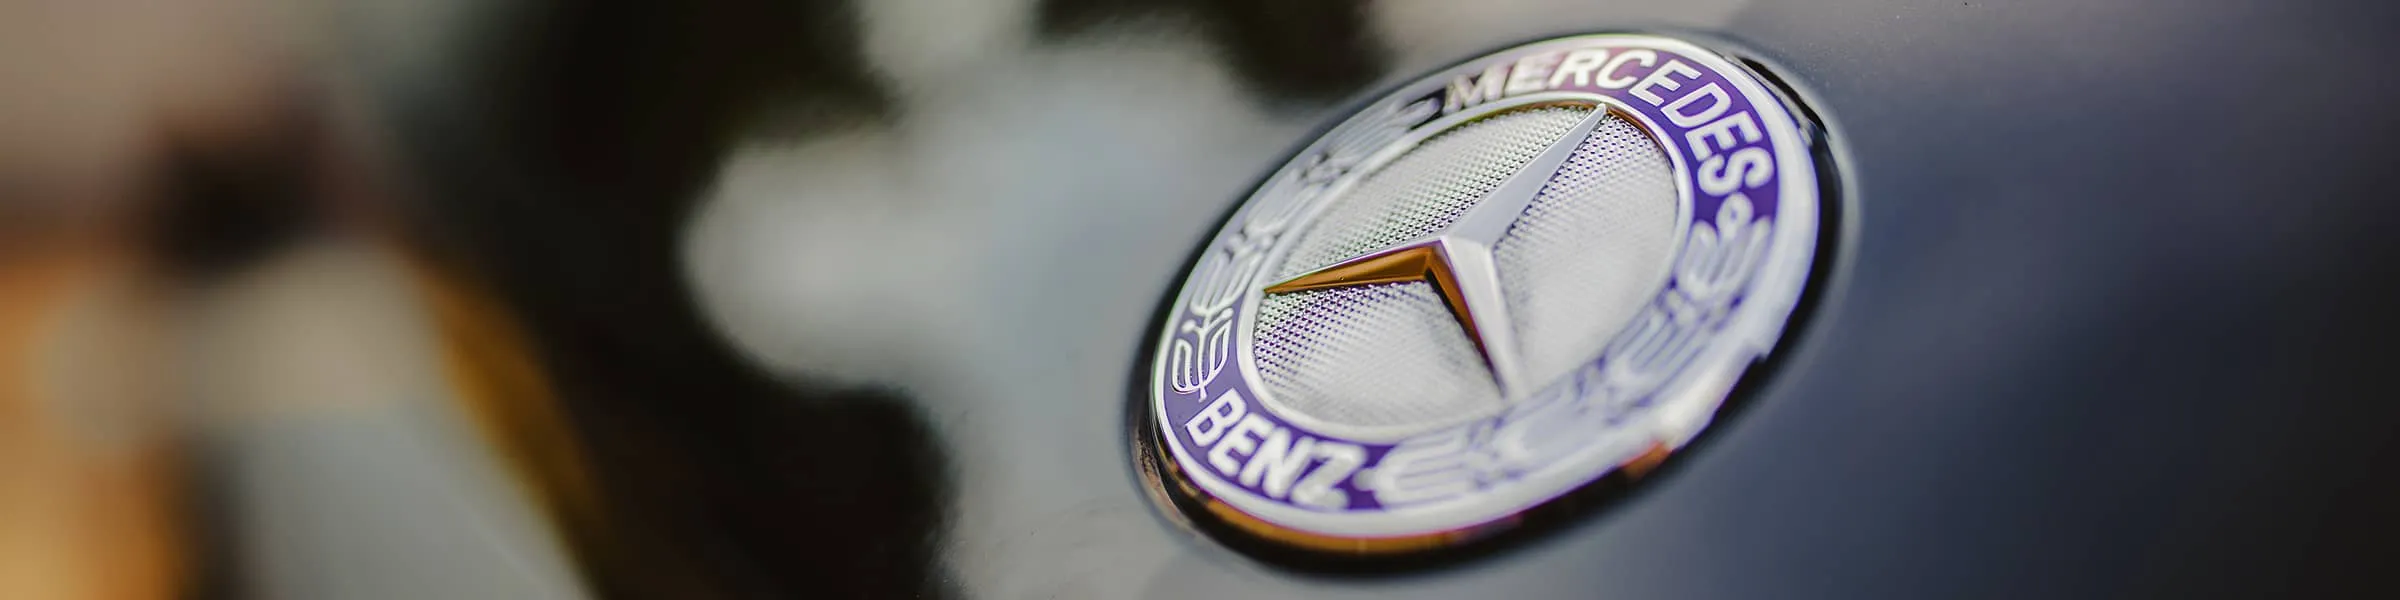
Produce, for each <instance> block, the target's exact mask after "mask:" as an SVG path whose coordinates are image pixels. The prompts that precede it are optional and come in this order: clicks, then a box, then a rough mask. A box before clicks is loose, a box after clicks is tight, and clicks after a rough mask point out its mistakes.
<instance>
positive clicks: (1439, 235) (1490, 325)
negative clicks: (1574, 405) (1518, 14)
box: [1265, 107, 1608, 398]
mask: <svg viewBox="0 0 2400 600" xmlns="http://www.w3.org/2000/svg"><path fill="white" fill-rule="evenodd" d="M1607 115H1608V111H1607V110H1605V109H1603V108H1600V107H1593V109H1592V111H1591V113H1590V114H1588V115H1586V116H1584V118H1583V120H1582V121H1581V122H1578V123H1576V124H1575V126H1574V127H1572V128H1569V129H1568V130H1567V132H1566V134H1565V135H1563V136H1560V137H1559V139H1558V141H1555V142H1552V143H1551V144H1550V147H1548V148H1546V149H1543V150H1542V153H1541V154H1537V155H1535V156H1534V157H1533V160H1531V161H1528V162H1526V163H1525V166H1524V168H1521V169H1518V170H1517V172H1516V173H1515V174H1513V175H1510V176H1509V178H1508V179H1507V180H1506V181H1502V182H1501V183H1500V185H1499V186H1498V187H1494V188H1492V191H1491V193H1488V194H1485V195H1484V196H1483V198H1481V199H1479V200H1477V201H1476V202H1475V205H1474V207H1472V208H1469V209H1467V212H1466V213H1465V214H1462V215H1459V217H1458V221H1456V222H1454V223H1451V224H1450V226H1449V227H1445V228H1443V229H1441V230H1439V231H1435V232H1433V233H1432V234H1430V235H1427V236H1425V237H1423V238H1418V239H1416V240H1413V241H1409V242H1404V243H1401V244H1398V245H1395V246H1392V247H1389V248H1384V249H1381V250H1376V251H1374V252H1368V253H1366V254H1363V255H1359V256H1357V257H1353V258H1350V259H1346V260H1342V261H1340V262H1336V263H1333V264H1331V265H1326V266H1324V267H1322V268H1318V269H1316V270H1314V271H1309V272H1307V273H1303V274H1301V275H1300V276H1298V277H1293V278H1291V279H1289V280H1285V281H1283V282H1281V283H1277V284H1274V285H1270V286H1267V288H1266V290H1265V291H1266V293H1269V294H1282V293H1290V292H1299V291H1306V290H1318V289H1325V288H1335V287H1345V286H1353V285H1367V284H1376V283H1401V282H1412V281H1427V282H1431V283H1432V284H1433V286H1434V288H1436V289H1439V290H1441V292H1442V299H1443V300H1444V301H1445V302H1446V303H1447V304H1448V305H1449V307H1450V314H1451V315H1452V316H1454V317H1457V318H1458V323H1459V325H1460V326H1461V327H1464V328H1466V332H1467V339H1468V340H1471V341H1473V342H1474V343H1475V348H1476V349H1477V350H1479V351H1481V352H1482V353H1483V361H1484V364H1485V365H1487V366H1489V367H1490V368H1491V371H1492V380H1493V381H1494V382H1495V383H1496V384H1498V385H1499V388H1500V395H1501V397H1504V398H1513V397H1515V396H1516V394H1518V393H1522V392H1529V391H1531V390H1529V389H1526V388H1525V387H1524V386H1525V385H1526V384H1527V383H1529V382H1526V381H1524V380H1523V377H1524V373H1523V372H1522V371H1521V370H1520V369H1521V368H1522V367H1521V366H1520V363H1519V360H1518V358H1517V343H1516V329H1515V326H1514V324H1512V323H1510V322H1509V318H1508V301H1507V299H1506V298H1505V297H1503V296H1501V294H1500V272H1499V270H1498V269H1497V268H1496V267H1494V266H1493V263H1492V246H1493V245H1495V244H1498V243H1499V242H1500V236H1502V235H1503V234H1506V233H1508V228H1509V226H1510V225H1512V224H1514V223H1516V222H1517V217H1519V216H1521V215H1523V214H1525V209H1526V207H1528V206H1531V205H1532V204H1533V199H1534V197H1535V196H1537V195H1539V194H1541V191H1542V188H1543V187H1545V186H1547V185H1548V184H1549V183H1550V178H1551V176H1552V175H1554V174H1556V173H1557V172H1558V169H1559V167H1560V166H1561V165H1563V164H1565V163H1566V161H1567V158H1568V157H1569V156H1572V155H1574V154H1575V150H1576V149H1577V148H1580V147H1582V146H1583V141H1584V138H1586V137H1589V136H1590V135H1591V133H1592V129H1593V128H1595V127H1598V126H1599V124H1600V121H1601V120H1602V119H1603V118H1605V117H1606V116H1607Z"/></svg>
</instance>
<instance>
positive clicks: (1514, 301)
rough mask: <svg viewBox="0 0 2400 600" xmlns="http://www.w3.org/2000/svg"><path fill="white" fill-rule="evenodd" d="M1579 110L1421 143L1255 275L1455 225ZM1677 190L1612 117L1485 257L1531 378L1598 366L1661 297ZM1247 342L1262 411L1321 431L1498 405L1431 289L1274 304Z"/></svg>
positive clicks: (1667, 168) (1378, 287) (1287, 298)
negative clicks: (1611, 344) (1613, 342)
mask: <svg viewBox="0 0 2400 600" xmlns="http://www.w3.org/2000/svg"><path fill="white" fill-rule="evenodd" d="M1587 111H1588V109H1585V108H1578V107H1543V108H1534V109H1525V110H1517V111H1514V112H1508V113H1504V114H1499V115H1495V116H1492V117H1489V118H1484V119H1480V120H1476V121H1472V122H1469V123H1467V124H1464V125H1461V126H1458V127H1456V128H1453V129H1451V130H1449V131H1446V132H1442V133H1440V134H1437V135H1435V136H1433V137H1431V138H1429V139H1426V140H1425V141H1423V142H1422V143H1420V144H1419V145H1418V146H1417V147H1416V148H1414V149H1413V150H1411V151H1410V152H1408V153H1407V154H1405V155H1402V156H1401V157H1399V158H1397V159H1395V160H1393V161H1392V162H1390V163H1389V164H1386V165H1384V166H1383V167H1381V168H1379V169H1377V170H1376V171H1374V172H1372V173H1368V174H1366V175H1365V176H1364V178H1363V179H1362V180H1360V181H1359V182H1358V183H1357V185H1355V186H1353V187H1352V188H1351V191H1350V192H1348V193H1346V194H1344V195H1342V196H1341V197H1337V198H1333V199H1330V200H1329V201H1330V202H1332V203H1333V204H1332V205H1331V206H1328V207H1327V208H1326V210H1325V212H1324V214H1323V215H1322V216H1321V217H1319V218H1318V219H1317V220H1316V221H1315V222H1314V223H1313V224H1311V225H1310V226H1309V227H1308V229H1307V230H1305V231H1303V232H1301V233H1300V234H1298V236H1297V237H1296V238H1295V239H1294V242H1293V244H1294V246H1293V247H1292V249H1291V251H1290V252H1288V253H1286V254H1285V258H1284V260H1283V262H1282V263H1280V264H1276V265H1270V266H1269V267H1268V268H1267V269H1266V271H1267V275H1268V276H1267V277H1263V278H1262V279H1264V280H1270V281H1271V280H1280V279H1283V278H1286V277H1291V276H1294V275H1297V274H1300V273H1304V272H1308V271H1310V270H1312V269H1316V268H1319V267H1323V266H1325V265H1328V264H1332V263H1335V262H1339V261H1342V260H1345V259H1349V258H1351V257H1354V256H1357V255H1359V254H1361V253H1364V252H1370V251H1374V250H1376V249H1380V248H1384V247H1388V246H1390V245H1392V244H1395V243H1400V242H1405V241H1407V240H1411V239H1415V238H1418V237H1422V236H1425V235H1427V234H1430V233H1433V232H1436V231H1439V230H1441V229H1442V228H1444V227H1447V226H1449V225H1450V224H1451V223H1452V222H1454V221H1456V220H1457V219H1458V218H1459V215H1461V214H1462V213H1465V212H1466V211H1467V210H1468V209H1469V208H1472V207H1473V206H1474V205H1475V203H1476V202H1477V201H1478V199H1480V198H1482V197H1484V195H1485V194H1487V193H1489V192H1491V191H1492V190H1493V189H1494V188H1495V187H1497V186H1499V185H1500V184H1501V182H1502V181H1504V180H1507V179H1508V178H1509V177H1510V176H1511V175H1514V174H1516V173H1517V171H1518V170H1519V169H1521V168H1523V167H1524V166H1525V165H1526V163H1527V162H1528V161H1530V160H1531V159H1532V158H1533V157H1534V156H1535V155H1536V154H1538V153H1540V152H1542V151H1543V150H1544V149H1545V148H1547V147H1549V146H1550V145H1552V144H1554V143H1557V142H1559V141H1560V139H1559V138H1560V137H1561V136H1562V135H1563V134H1564V132H1566V131H1567V130H1569V129H1570V128H1572V127H1573V126H1575V125H1576V123H1577V122H1578V121H1581V120H1582V119H1583V118H1584V117H1585V116H1587V115H1588V114H1589V113H1588V112H1587ZM1674 182H1675V176H1674V170H1673V167H1672V166H1671V163H1669V161H1668V158H1667V156H1666V154H1665V152H1664V149H1663V148H1661V147H1660V146H1659V145H1658V143H1657V142H1656V141H1654V140H1652V139H1650V137H1649V136H1648V135H1646V134H1644V133H1643V132H1642V130H1641V129H1640V128H1639V127H1636V126H1635V125H1634V124H1633V123H1631V122H1628V121H1625V120H1623V119H1620V118H1617V117H1615V116H1609V117H1606V118H1604V119H1603V120H1602V121H1601V122H1600V124H1599V125H1598V126H1597V127H1596V128H1594V129H1593V131H1592V133H1591V135H1590V136H1588V137H1586V138H1585V139H1584V140H1583V142H1582V144H1581V145H1579V146H1578V147H1577V148H1576V151H1575V152H1574V154H1573V155H1572V156H1571V157H1570V158H1568V160H1567V161H1566V162H1565V163H1564V164H1563V165H1562V166H1561V167H1560V168H1559V169H1558V171H1557V172H1556V173H1555V174H1552V175H1551V176H1550V180H1549V183H1548V186H1547V187H1545V188H1544V189H1543V190H1542V191H1541V192H1540V193H1539V194H1538V195H1537V196H1536V197H1535V198H1534V200H1533V202H1532V204H1531V205H1530V206H1529V207H1528V208H1527V209H1526V210H1525V212H1524V214H1523V215H1521V216H1519V217H1518V218H1517V220H1516V222H1515V223H1514V224H1513V225H1512V226H1510V228H1509V229H1508V232H1507V234H1506V235H1504V236H1502V237H1501V238H1500V240H1499V242H1498V243H1497V244H1496V245H1495V246H1494V247H1493V255H1494V260H1495V262H1496V263H1497V266H1498V271H1499V276H1500V283H1501V287H1502V290H1503V296H1504V297H1505V298H1506V301H1507V304H1508V313H1509V314H1511V315H1513V318H1512V319H1511V321H1512V322H1513V329H1514V331H1515V333H1516V335H1515V336H1514V337H1515V340H1516V346H1517V350H1518V353H1519V355H1520V356H1522V357H1523V365H1524V372H1525V374H1526V375H1527V376H1529V378H1530V379H1529V380H1530V381H1534V382H1539V384H1547V383H1548V382H1551V381H1554V380H1556V379H1558V378H1559V377H1560V376H1562V375H1564V374H1566V373H1567V372H1569V371H1571V370H1572V369H1574V368H1575V367H1576V366H1577V365H1580V364H1583V363H1585V362H1587V361H1589V360H1591V359H1593V358H1594V357H1596V356H1597V355H1598V354H1599V352H1600V350H1601V347H1602V346H1603V345H1604V344H1605V343H1606V342H1607V340H1608V339H1609V337H1610V336H1611V335H1613V334H1614V333H1615V332H1616V331H1617V330H1618V329H1619V328H1621V327H1623V325H1624V324H1625V323H1626V322H1627V321H1628V320H1630V319H1631V317H1632V316H1633V315H1634V314H1635V313H1636V312H1637V311H1639V310H1640V309H1641V307H1642V303H1643V302H1645V301H1647V300H1648V299H1649V298H1652V297H1655V296H1656V295H1657V292H1658V287H1659V286H1660V285H1662V284H1663V282H1664V281H1665V280H1666V276H1667V271H1668V266H1669V263H1670V261H1671V259H1672V256H1673V244H1674V238H1675V224H1674V220H1675V216H1676V208H1677V207H1676V203H1677V196H1676V190H1675V183H1674ZM1256 331H1257V336H1256V338H1255V339H1254V340H1253V342H1252V343H1253V350H1254V351H1255V356H1256V358H1257V366H1258V370H1259V375H1260V377H1261V379H1262V380H1263V383H1264V385H1265V386H1266V391H1267V393H1268V394H1267V396H1268V400H1269V401H1270V402H1273V403H1275V404H1276V405H1278V408H1280V409H1282V410H1284V411H1286V412H1288V413H1297V414H1299V415H1304V416H1306V417H1308V418H1311V419H1313V420H1315V421H1318V422H1320V423H1323V424H1325V425H1330V426H1336V427H1341V426H1348V427H1370V428H1376V429H1388V428H1402V429H1415V428H1419V427H1432V426H1436V425H1440V424H1445V423H1451V422H1457V421H1460V420H1466V419H1473V418H1479V417H1485V416H1490V415H1492V414H1494V413H1495V412H1497V411H1499V410H1500V409H1502V408H1504V407H1505V404H1504V401H1503V398H1502V395H1501V393H1500V389H1499V387H1498V386H1497V385H1496V384H1495V382H1494V380H1493V375H1492V373H1491V372H1490V371H1489V370H1488V368H1487V365H1486V364H1485V362H1484V359H1483V358H1482V356H1481V355H1479V354H1478V352H1477V350H1476V348H1475V347H1474V345H1473V342H1471V341H1470V339H1469V338H1468V336H1467V334H1466V332H1465V331H1464V330H1463V329H1461V327H1460V324H1459V322H1458V320H1457V319H1456V318H1454V317H1453V316H1452V313H1451V311H1450V309H1449V308H1448V307H1447V306H1446V305H1445V303H1444V299H1443V296H1442V294H1441V293H1439V292H1438V291H1436V290H1435V289H1434V287H1433V286H1432V285H1430V284H1428V283H1423V282H1416V283H1386V284H1372V285H1361V286H1355V287H1348V288H1335V289H1323V290H1312V291H1305V292H1296V293H1289V294H1270V295H1268V296H1267V297H1265V298H1264V299H1263V301H1262V303H1261V306H1260V311H1259V317H1258V327H1257V330H1256Z"/></svg>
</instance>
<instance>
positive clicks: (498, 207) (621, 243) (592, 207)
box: [399, 1, 946, 598]
mask: <svg viewBox="0 0 2400 600" xmlns="http://www.w3.org/2000/svg"><path fill="white" fill-rule="evenodd" d="M849 14H850V8H849V7H848V6H847V5H845V4H841V3H831V2H792V3H754V2H724V1H708V2H687V3H592V4H581V5H556V6H550V7H545V8H544V9H543V10H539V11H535V12H533V13H531V14H529V15H525V16H523V18H524V19H525V21H524V22H520V23H517V24H516V25H517V26H516V27H513V28H510V30H509V31H507V32H505V33H502V34H495V36H496V37H494V38H493V39H488V40H481V42H483V43H484V44H488V46H484V47H488V48H491V49H492V50H491V53H490V54H489V55H484V56H472V57H469V58H468V59H466V63H467V64H458V65H452V66H453V67H455V68H456V69H458V73H459V76H460V77H461V78H462V79H463V80H464V82H465V85H463V86H461V88H462V89H464V90H470V91H469V92H466V93H463V94H461V95H460V96H459V97H456V98H453V99H451V100H453V101H455V102H456V103H457V104H455V105H423V106H406V107H401V110H400V111H399V118H400V119H401V121H402V122H403V123H404V124H405V125H406V127H404V128H403V129H402V131H401V143H402V145H403V146H404V149H403V153H404V156H405V157H406V158H407V159H408V162H410V163H413V165H414V166H417V167H419V168H420V170H421V172H422V173H423V174H424V175H425V181H426V184H425V187H426V188H427V190H428V191H429V193H427V194H425V195H424V196H423V197H422V199H423V202H422V203H420V204H417V205H415V206H413V207H411V208H412V213H413V217H414V218H413V221H414V225H415V230H416V231H418V232H420V233H422V234H424V236H423V239H425V240H428V241H429V243H430V244H431V249H432V252H433V253H434V254H435V255H436V256H438V257H440V258H439V260H438V261H437V262H439V263H441V264H444V265H447V266H448V267H452V268H458V269H462V270H463V271H464V272H468V273H473V274H474V277H475V278H476V279H478V280H481V281H486V282H489V285H490V288H491V289H492V290H493V291H494V292H495V293H496V294H497V295H498V296H499V298H500V299H501V300H502V303H503V304H504V305H505V306H506V307H507V309H508V311H509V312H510V313H512V314H514V315H516V316H517V317H518V318H520V319H522V324H523V326H524V329H525V331H526V332H528V334H529V335H530V339H531V340H532V346H533V347H532V350H533V352H534V353H535V355H536V356H538V357H539V359H540V360H539V362H540V364H541V365H542V367H543V368H544V371H545V372H546V374H547V375H548V376H549V377H550V378H551V380H552V381H554V382H555V384H554V385H555V388H556V390H557V392H558V395H559V398H560V399H561V404H562V406H563V407H564V408H565V410H566V412H567V417H568V419H569V421H570V423H571V424H572V425H573V429H574V430H575V431H576V432H578V433H579V434H580V436H579V437H580V438H581V439H582V441H583V442H584V444H585V445H586V449H587V451H588V454H589V458H590V461H591V465H592V467H593V471H594V473H593V475H594V480H595V482H596V483H597V488H598V489H599V490H600V492H601V496H602V498H603V500H602V502H601V506H602V507H603V509H602V510H603V511H605V512H604V515H603V518H602V520H603V521H604V522H605V528H606V531H605V532H603V533H602V535H600V536H597V537H598V541H597V542H596V543H593V542H592V540H588V539H587V540H586V542H587V543H585V544H583V547H582V548H580V549H579V552H581V553H582V554H584V559H585V567H586V568H585V573H586V574H587V576H588V577H589V578H590V579H592V580H593V582H594V583H595V586H596V589H597V590H598V591H600V592H602V593H603V594H606V595H609V596H614V597H642V598H647V597H682V598H695V597H752V596H792V595H808V596H818V597H858V598H898V597H933V596H939V595H943V593H942V592H943V589H942V585H943V584H942V583H941V582H942V581H943V580H944V578H942V577H939V576H938V574H937V573H936V572H935V570H936V569H938V567H937V566H936V565H937V564H938V561H936V560H934V558H933V554H932V552H933V548H934V547H935V544H936V542H937V537H938V535H939V524H940V523H941V514H942V509H943V506H944V500H943V493H942V488H941V485H942V484H941V482H943V481H944V480H945V478H946V474H945V473H944V471H943V470H944V468H945V467H944V466H943V465H944V461H943V459H942V458H941V452H940V450H939V445H938V444H937V443H936V442H935V441H934V440H933V439H932V436H931V435H930V434H929V432H928V431H927V430H926V426H925V424H924V421H923V419H922V417H921V416H920V415H918V414H917V413H916V412H915V410H914V409H913V408H910V407H908V406H906V405H904V404H901V403H898V402H895V401H893V399H891V398H889V397H887V396H886V395H884V394H883V393H881V392H860V391H846V390H839V389H833V388H827V387H822V386H800V387H797V388H796V387H794V386H791V385H787V383H786V382H782V381H777V380H775V379H773V378H771V377H769V376H767V375H765V374H763V373H761V372H760V371H759V370H757V369H756V368H755V367H754V366H753V365H752V364H750V363H749V362H748V361H746V360H744V359H743V358H742V357H740V356H739V355H737V354H736V353H735V352H733V351H732V350H731V349H730V348H728V347H727V346H726V345H725V343H724V341H723V340H722V339H720V338H719V337H718V336H717V335H716V334H714V333H713V331H712V330H711V329H710V328H709V327H708V326H707V324H706V323H705V322H704V321H703V320H702V318H701V316H700V313H699V311H698V309H697V307H695V305H694V304H693V300H692V291H691V290H690V289H689V288H688V286H687V284H686V282H685V279H684V276H683V275H682V273H681V271H680V266H679V263H678V260H677V258H678V248H679V246H678V241H679V237H680V233H679V230H678V227H676V224H679V223H682V222H683V221H684V219H685V218H686V215H687V213H688V212H689V211H690V199H691V198H692V197H693V196H694V194H695V193H696V191H697V190H698V189H699V188H700V186H702V185H703V184H704V178H705V177H706V176H707V175H708V174H709V173H710V172H711V171H712V169H713V165H714V163H715V161H716V160H717V159H718V157H719V156H721V155H722V154H723V153H724V152H725V149H726V146H727V145H728V144H729V143H730V141H731V139H732V138H731V135H732V133H733V132H734V130H735V129H736V128H738V127H742V126H744V125H752V124H758V123H762V122H767V121H768V120H781V121H782V123H781V124H783V125H785V126H791V125H793V122H792V121H790V120H788V119H784V117H786V116H787V115H788V113H775V112H770V111H769V110H768V108H769V107H772V106H779V105H785V106H788V105H793V104H798V105H802V106H812V107H816V108H817V109H818V110H819V111H821V112H819V113H818V114H819V115H820V116H814V117H803V118H801V119H799V121H798V123H797V124H798V126H800V127H818V126H830V125H838V124H840V123H844V122H854V121H856V120H858V119H861V118H867V119H871V118H874V116H875V115H877V114H880V113H881V112H882V111H884V110H886V109H885V108H883V105H882V92H880V91H879V88H878V87H877V84H876V83H875V82H874V80H873V79H872V78H870V77H869V76H867V75H866V74H865V72H864V71H863V70H862V69H861V68H860V66H859V65H860V61H859V59H858V57H857V55H856V50H855V43H854V34H853V33H852V32H851V31H850V29H849V28H848V27H847V23H849V22H850V21H849V19H850V17H849ZM824 115H830V116H829V117H828V116H824Z"/></svg>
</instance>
